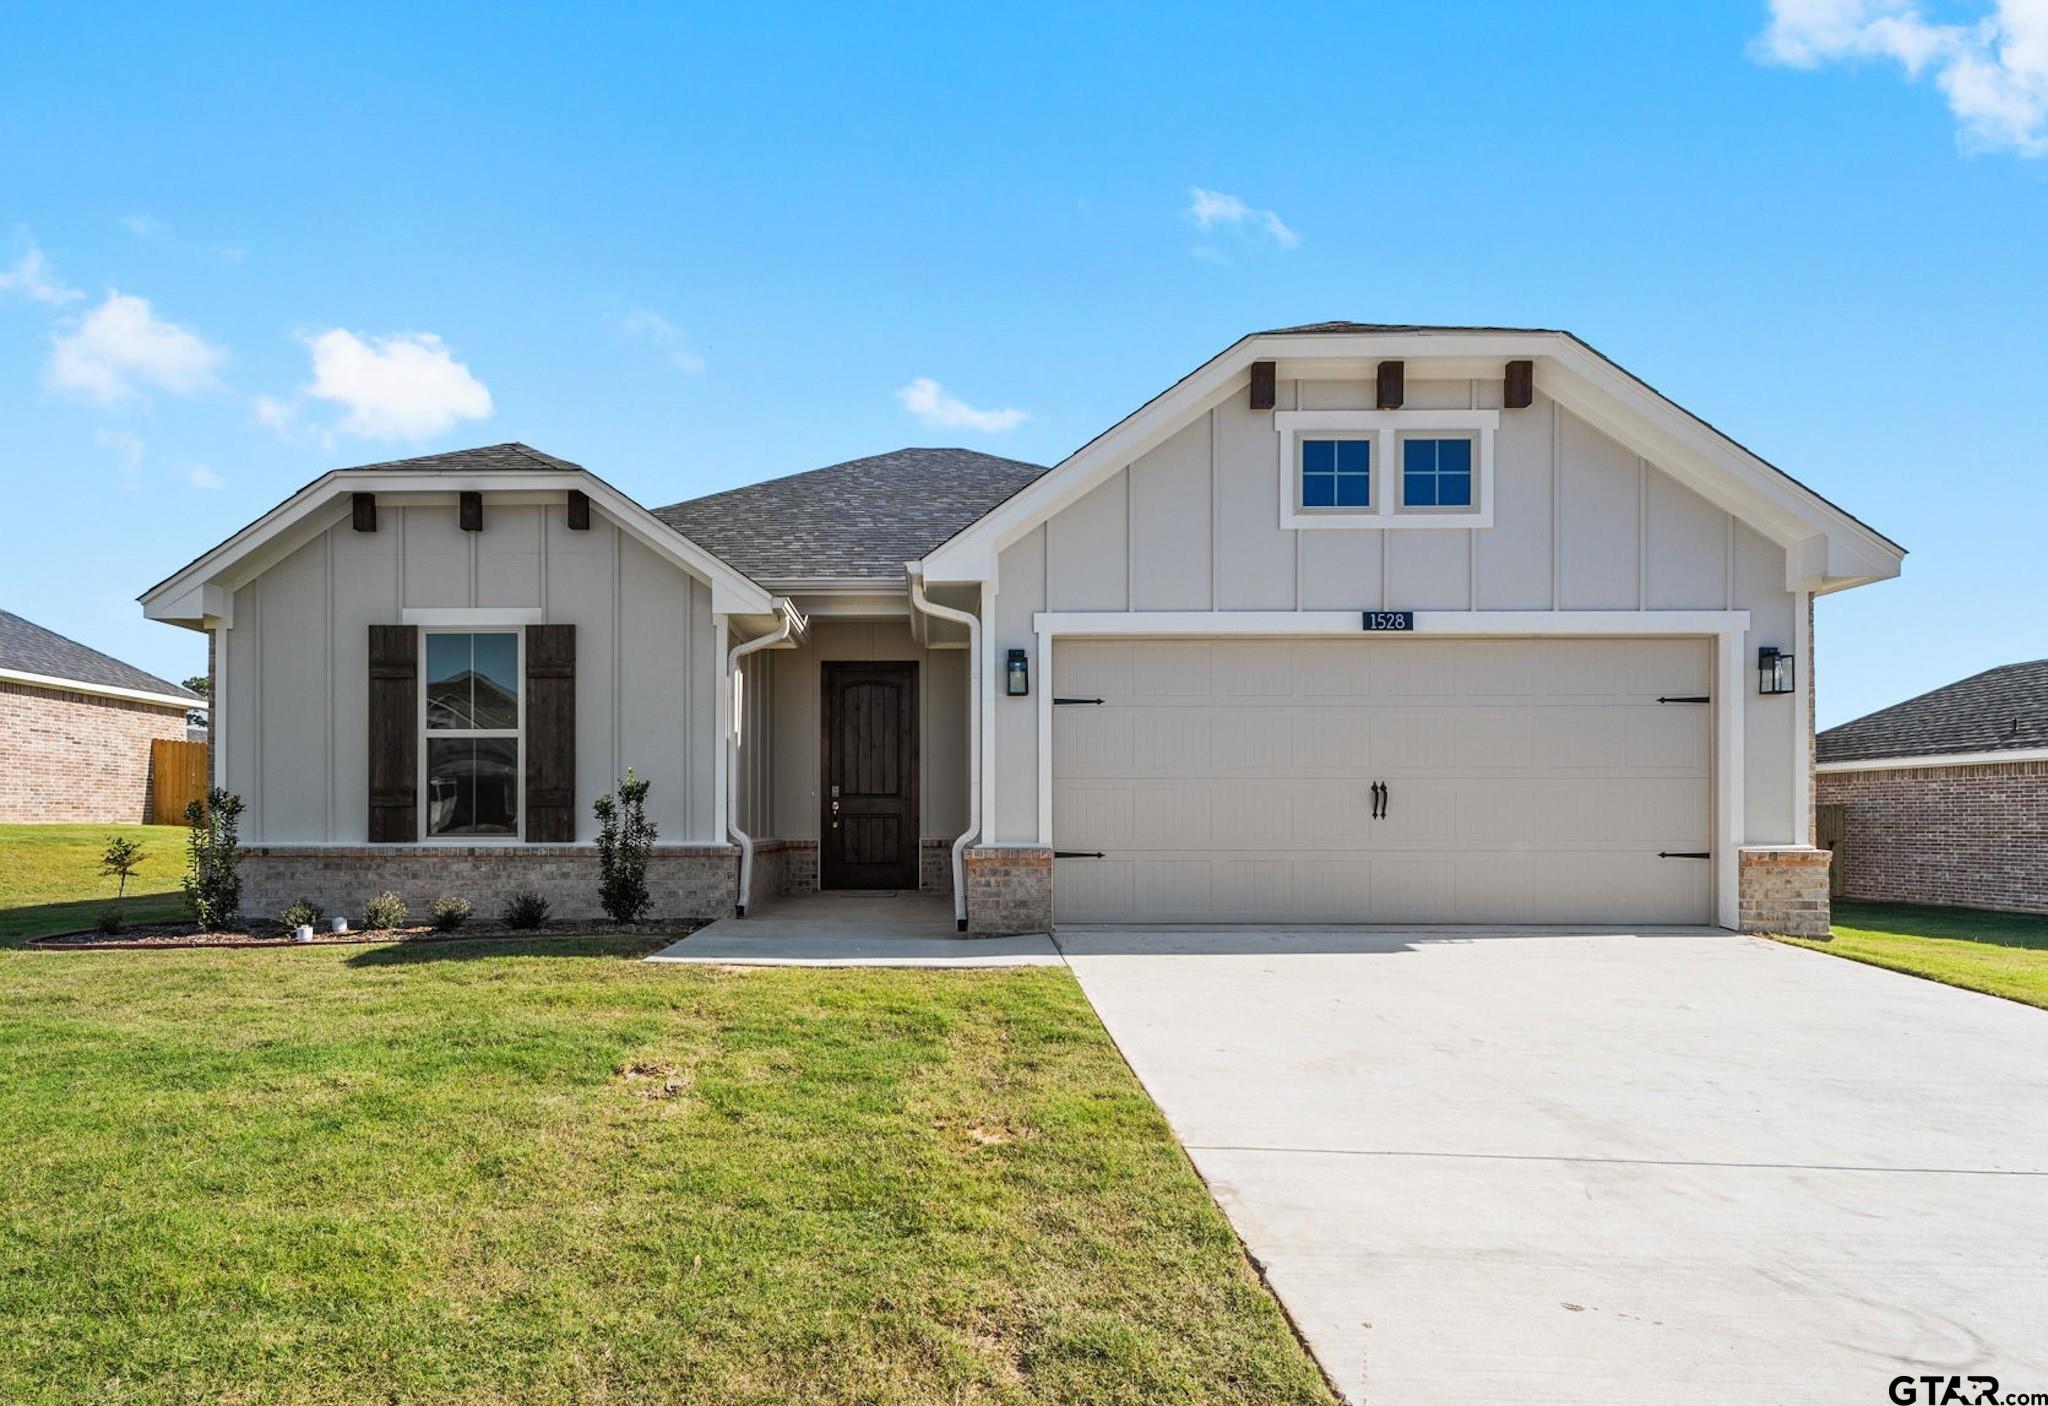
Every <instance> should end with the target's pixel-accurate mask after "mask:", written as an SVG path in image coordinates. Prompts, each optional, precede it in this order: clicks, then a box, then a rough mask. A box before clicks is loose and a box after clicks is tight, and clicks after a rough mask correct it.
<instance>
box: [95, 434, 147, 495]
mask: <svg viewBox="0 0 2048 1406" xmlns="http://www.w3.org/2000/svg"><path fill="white" fill-rule="evenodd" d="M93 438H94V439H96V440H98V441H99V442H100V445H101V446H102V447H103V448H106V449H111V450H113V451H114V460H115V464H114V468H115V472H116V473H117V474H119V475H120V483H121V490H122V492H124V493H133V492H134V491H135V490H136V489H137V488H139V487H141V486H142V478H141V472H142V452H143V444H142V436H140V435H135V434H130V433H129V432H128V431H126V430H98V431H95V432H94V434H93Z"/></svg>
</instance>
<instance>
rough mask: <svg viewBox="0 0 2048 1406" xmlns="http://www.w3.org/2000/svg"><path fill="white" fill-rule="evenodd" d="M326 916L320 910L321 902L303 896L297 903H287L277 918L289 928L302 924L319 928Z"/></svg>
mask: <svg viewBox="0 0 2048 1406" xmlns="http://www.w3.org/2000/svg"><path fill="white" fill-rule="evenodd" d="M326 916H327V915H326V914H325V913H323V912H321V911H320V905H319V904H317V903H315V902H314V901H313V900H312V899H310V898H302V899H300V900H298V901H297V902H296V903H290V904H287V905H286V906H285V910H284V912H282V913H280V914H278V915H277V920H278V921H279V922H280V923H283V924H284V925H285V926H286V927H288V928H295V927H298V926H300V925H301V924H304V925H305V926H307V927H314V928H317V927H319V926H320V920H321V919H322V918H324V917H326Z"/></svg>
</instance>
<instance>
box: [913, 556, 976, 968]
mask: <svg viewBox="0 0 2048 1406" xmlns="http://www.w3.org/2000/svg"><path fill="white" fill-rule="evenodd" d="M905 569H906V570H907V571H908V572H909V573H910V603H911V604H912V605H914V606H916V607H917V608H918V609H919V610H920V611H922V612H923V613H924V614H926V615H929V616H931V617H932V618H933V619H935V620H952V621H955V622H956V623H958V624H962V625H965V626H966V627H967V828H966V829H965V830H963V831H962V832H961V834H960V838H958V839H957V840H955V841H953V925H954V927H955V928H957V929H958V930H959V931H961V932H966V931H967V861H966V858H965V856H966V853H967V846H969V845H970V844H972V843H974V840H975V837H976V836H978V835H979V834H980V833H981V619H980V617H979V616H976V615H974V614H971V613H970V612H968V611H965V610H955V609H953V607H951V606H950V605H934V604H933V603H932V602H931V601H929V600H926V599H925V594H924V571H923V569H922V568H921V567H917V566H906V567H905Z"/></svg>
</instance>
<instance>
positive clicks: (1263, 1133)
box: [1060, 929, 2048, 1406]
mask: <svg viewBox="0 0 2048 1406" xmlns="http://www.w3.org/2000/svg"><path fill="white" fill-rule="evenodd" d="M1060 945H1061V947H1062V948H1063V950H1064V951H1065V953H1066V955H1067V959H1068V964H1069V965H1070V966H1071V967H1072V968H1073V970H1074V972H1075V974H1076V975H1077V976H1078V977H1079V979H1080V981H1081V984H1082V986H1083V988H1084V989H1085V990H1086V991H1087V993H1088V996H1089V999H1090V1000H1091V1001H1093V1003H1094V1005H1095V1009H1096V1010H1097V1011H1098V1012H1099V1013H1100V1014H1101V1016H1102V1019H1103V1021H1104V1022H1105V1024H1106V1025H1107V1026H1108V1028H1109V1030H1110V1033H1111V1034H1112V1035H1113V1036H1114V1037H1115V1038H1116V1041H1117V1043H1118V1045H1119V1046H1120V1047H1121V1048H1122V1049H1123V1051H1124V1053H1125V1055H1126V1057H1127V1058H1128V1059H1129V1060H1130V1062H1131V1064H1132V1066H1133V1067H1134V1068H1135V1069H1136V1070H1137V1072H1138V1075H1139V1077H1140V1078H1141V1079H1142V1080H1143V1081H1144V1083H1145V1086H1146V1088H1147V1089H1148V1090H1149V1091H1150V1092H1151V1094H1152V1096H1153V1097H1154V1098H1155V1099H1156V1100H1157V1101H1158V1103H1159V1105H1160V1106H1161V1108H1162V1109H1164V1111H1165V1113H1166V1116H1167V1118H1168V1120H1169V1121H1170V1122H1171V1124H1172V1125H1173V1128H1174V1130H1175V1132H1176V1133H1178V1134H1179V1136H1180V1138H1181V1140H1182V1141H1183V1142H1184V1143H1185V1144H1186V1146H1187V1148H1188V1151H1189V1153H1190V1155H1191V1156H1192V1157H1193V1158H1194V1160H1195V1163H1196V1165H1197V1166H1198V1167H1199V1168H1200V1170H1201V1172H1202V1174H1203V1176H1204V1177H1206V1178H1207V1179H1208V1181H1209V1183H1210V1185H1211V1187H1212V1189H1213V1190H1214V1192H1215V1195H1216V1197H1217V1199H1218V1201H1219V1202H1220V1203H1221V1204H1222V1206H1223V1208H1224V1210H1225V1212H1226V1213H1227V1214H1228V1215H1229V1216H1230V1218H1231V1220H1232V1222H1233V1223H1234V1224H1235V1225H1236V1226H1237V1228H1238V1231H1239V1233H1240V1234H1241V1235H1242V1236H1243V1237H1244V1239H1245V1242H1246V1244H1247V1245H1248V1246H1249V1247H1250V1250H1251V1252H1252V1254H1253V1255H1254V1256H1255V1257H1256V1258H1257V1259H1258V1260H1259V1261H1260V1262H1261V1263H1262V1264H1263V1266H1264V1267H1265V1270H1266V1273H1267V1276H1268V1278H1269V1279H1270V1281H1271V1283H1272V1285H1273V1287H1274V1289H1275V1291H1276V1292H1277V1293H1278V1294H1279V1295H1280V1298H1281V1300H1282V1301H1283V1302H1284V1303H1285V1304H1286V1305H1287V1307H1288V1309H1289V1311H1290V1312H1291V1314H1292V1315H1293V1317H1294V1319H1295V1321H1296V1322H1297V1323H1298V1324H1299V1325H1300V1326H1301V1328H1302V1330H1303V1331H1304V1333H1305V1334H1306V1336H1307V1338H1308V1340H1309V1342H1310V1344H1311V1346H1312V1347H1313V1348H1314V1350H1315V1352H1316V1355H1317V1357H1318V1358H1319V1359H1320V1360H1321V1362H1322V1363H1323V1365H1324V1367H1325V1369H1326V1370H1327V1371H1329V1372H1330V1374H1331V1375H1332V1376H1333V1377H1334V1378H1335V1380H1336V1381H1337V1383H1338V1385H1339V1387H1340V1388H1341V1389H1342V1390H1343V1391H1344V1392H1346V1393H1347V1394H1348V1395H1349V1396H1350V1397H1351V1398H1352V1399H1353V1400H1354V1401H1370V1402H1373V1403H1418V1402H1421V1403H1427V1402H1458V1403H1471V1402H1475V1401H1477V1402H1488V1401H1501V1402H1516V1403H1532V1402H1575V1403H1576V1402H1587V1401H1655V1402H1659V1403H1688V1402H1701V1403H1709V1402H1710V1403H1716V1406H1720V1403H1726V1402H1730V1401H1771V1402H1793V1401H1826V1402H1840V1401H1872V1402H1877V1401H1885V1400H1889V1399H1892V1398H1891V1397H1890V1396H1889V1395H1888V1390H1889V1384H1890V1382H1891V1381H1892V1379H1893V1378H1895V1377H1897V1376H1900V1375H1914V1376H1918V1375H1922V1374H1945V1373H1958V1374H1961V1375H1964V1376H1968V1375H1972V1374H1989V1375H1993V1376H1996V1377H1998V1378H1999V1380H2000V1382H2001V1384H2002V1386H2003V1388H2004V1390H2005V1391H2007V1392H2016V1391H2048V1012H2043V1011H2039V1010H2035V1009H2032V1008H2030V1007H2026V1006H2021V1005H2016V1004H2013V1003H2011V1002H2006V1001H2000V1000H1996V999H1994V998H1991V997H1987V996H1978V995H1974V994H1972V993H1969V992H1965V991H1959V990H1956V989H1954V988H1951V987H1946V986H1940V985H1936V984H1934V983H1932V982H1927V981H1921V980H1918V979H1916V978H1913V977H1908V976H1902V975H1898V974H1896V973H1892V972H1887V971H1881V970H1878V969H1876V968H1873V967H1867V966H1861V965H1858V964H1856V963H1853V962H1849V961H1845V960H1842V959H1839V958H1835V957H1829V956H1826V955H1823V954H1819V953H1813V952H1805V951H1800V950H1796V949H1793V948H1789V947H1785V946H1783V945H1780V944H1776V943H1771V942H1767V941H1764V940H1762V939H1758V938H1748V937H1739V936H1735V935H1732V934H1729V933H1724V932H1719V931H1703V930H1692V931H1685V930H1673V931H1665V932H1654V933H1652V932H1644V933H1635V934H1631V933H1620V932H1606V933H1567V932H1560V931H1558V930H1554V929H1552V930H1540V929H1539V930H1528V931H1524V932H1520V933H1516V934H1512V935H1511V934H1507V933H1499V934H1487V933H1481V932H1474V931H1472V930H1463V931H1460V930H1455V929H1454V930H1448V931H1434V932H1432V931H1425V930H1416V931H1413V932H1390V931H1384V930H1381V931H1371V930H1358V929H1350V930H1346V929H1332V930H1320V931H1319V930H1310V929H1265V930H1245V931H1229V930H1219V929H1197V930H1183V931H1170V930H1144V929H1123V930H1108V929H1103V930H1076V929H1062V930H1061V932H1060ZM1970 1394H1971V1396H1972V1397H1974V1395H1975V1394H1976V1393H1975V1389H1972V1390H1971V1393H1970ZM1916 1399H1919V1400H1926V1399H1929V1398H1928V1397H1926V1396H1925V1395H1922V1396H1920V1397H1918V1398H1916Z"/></svg>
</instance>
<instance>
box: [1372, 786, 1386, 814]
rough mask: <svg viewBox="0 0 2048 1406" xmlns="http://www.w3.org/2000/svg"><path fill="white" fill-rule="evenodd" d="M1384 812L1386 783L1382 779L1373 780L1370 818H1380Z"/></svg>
mask: <svg viewBox="0 0 2048 1406" xmlns="http://www.w3.org/2000/svg"><path fill="white" fill-rule="evenodd" d="M1386 813H1387V783H1386V782H1384V781H1375V782H1373V783H1372V818H1373V819H1374V820H1379V819H1382V818H1383V817H1384V816H1385V815H1386Z"/></svg>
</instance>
